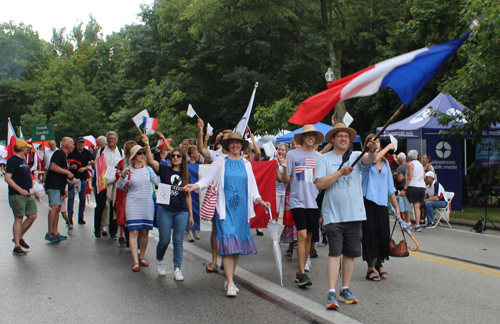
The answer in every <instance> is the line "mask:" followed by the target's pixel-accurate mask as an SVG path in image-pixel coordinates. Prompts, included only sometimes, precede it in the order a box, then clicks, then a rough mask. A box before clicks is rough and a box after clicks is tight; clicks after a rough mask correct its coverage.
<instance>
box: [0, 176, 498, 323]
mask: <svg viewBox="0 0 500 324" xmlns="http://www.w3.org/2000/svg"><path fill="white" fill-rule="evenodd" d="M0 180H1V178H0ZM42 199H43V200H45V201H46V202H47V197H46V196H42ZM0 210H1V211H2V212H1V215H2V216H1V221H0V229H1V230H2V232H3V233H4V235H3V236H2V239H0V279H1V286H2V288H1V290H0V323H33V322H36V323H139V322H147V323H236V322H247V323H326V322H334V323H356V322H362V323H497V322H498V311H497V308H498V306H497V298H498V291H499V288H500V249H499V244H500V235H499V234H500V232H497V231H494V230H488V231H486V232H485V234H484V235H480V234H475V233H469V232H468V230H469V227H465V226H459V225H453V229H444V228H436V229H428V230H423V232H421V233H416V234H415V237H416V238H417V240H418V242H419V243H420V251H418V252H416V253H412V254H411V256H410V257H408V258H402V259H397V258H392V259H391V260H390V261H388V262H387V263H386V264H385V268H386V270H387V272H388V273H389V279H387V280H383V281H381V282H371V281H368V280H366V279H365V275H366V266H365V264H364V263H363V261H362V260H361V259H357V260H356V266H355V270H354V276H353V280H352V282H351V291H352V292H353V293H354V295H355V296H356V297H357V298H358V300H359V303H358V304H356V305H345V304H343V303H341V304H340V310H339V311H326V310H325V307H324V304H325V302H326V296H327V290H328V285H327V276H326V261H327V247H326V246H320V247H318V248H317V249H318V253H319V258H317V259H313V264H312V269H311V272H310V275H309V276H310V278H311V279H312V280H313V286H311V287H310V288H307V289H300V288H298V287H297V285H296V284H295V282H294V275H295V271H296V255H295V253H294V256H293V261H292V262H290V261H286V260H284V261H283V276H284V280H283V283H284V287H283V288H282V287H281V286H280V285H279V279H278V275H277V272H276V268H275V262H274V256H273V252H272V249H271V246H272V242H271V240H270V238H269V235H267V231H265V233H266V235H265V236H264V237H258V236H255V237H254V238H255V241H256V243H257V247H258V249H259V253H258V254H257V255H252V256H243V257H241V258H240V263H239V268H238V269H237V273H236V275H237V278H236V284H237V285H238V286H239V288H240V291H241V292H240V293H239V294H238V297H236V298H227V297H226V295H225V292H224V290H223V283H224V280H225V279H224V272H223V271H220V272H219V273H218V274H209V273H207V272H206V271H205V266H206V265H207V264H208V260H209V258H210V253H209V252H210V243H209V234H210V232H209V230H210V226H209V224H207V223H205V222H202V223H203V227H202V233H201V236H202V239H201V240H200V241H196V242H195V243H189V242H187V239H186V240H185V243H184V246H185V250H184V260H183V266H182V270H183V274H184V277H185V281H184V282H176V281H174V280H173V274H172V266H173V265H172V249H168V251H167V255H166V258H165V260H166V265H167V270H168V271H169V272H168V274H167V276H166V277H159V276H158V274H157V272H156V268H155V266H154V259H155V257H154V255H155V253H154V252H155V247H156V243H157V237H156V230H155V231H153V232H152V233H151V236H150V246H149V248H148V251H147V260H148V261H149V263H150V264H151V266H150V267H148V268H141V271H140V272H139V273H133V272H132V271H131V268H132V260H131V256H130V252H126V250H125V249H124V248H120V247H119V246H118V243H117V241H111V240H109V238H106V237H104V238H102V239H95V238H94V236H93V208H92V202H91V205H89V206H87V209H86V212H85V215H86V216H85V218H86V220H87V224H86V225H75V229H74V235H72V236H71V237H70V238H69V240H68V241H65V242H60V243H57V244H51V243H49V242H47V241H45V240H44V235H45V232H46V228H47V216H46V215H47V211H48V210H47V207H45V206H44V205H42V204H40V203H39V204H38V210H39V214H38V219H37V220H36V221H35V224H34V226H33V227H32V229H31V230H30V231H29V232H28V233H27V234H26V236H25V239H26V241H27V242H28V244H30V245H31V249H30V250H29V251H30V252H29V253H28V255H26V256H13V255H12V249H13V244H12V242H11V239H12V222H13V216H12V212H11V209H10V207H9V205H8V197H7V185H6V184H5V182H4V181H0ZM60 229H61V232H62V233H63V234H65V233H66V228H65V226H64V221H63V220H62V219H61V222H60ZM399 239H400V237H399V236H397V237H396V241H399ZM409 243H410V244H411V242H410V241H409ZM285 249H286V248H285V246H283V247H282V252H283V253H284V251H285ZM338 288H340V287H338Z"/></svg>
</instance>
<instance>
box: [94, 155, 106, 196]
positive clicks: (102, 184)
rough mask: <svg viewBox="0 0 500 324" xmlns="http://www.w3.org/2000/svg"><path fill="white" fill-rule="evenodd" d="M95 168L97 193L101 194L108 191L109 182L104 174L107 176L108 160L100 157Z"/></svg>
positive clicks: (102, 156)
mask: <svg viewBox="0 0 500 324" xmlns="http://www.w3.org/2000/svg"><path fill="white" fill-rule="evenodd" d="M95 166H96V177H97V178H96V183H97V193H99V192H101V191H103V190H106V189H107V181H106V178H104V174H106V170H107V169H108V166H107V165H106V160H105V158H104V155H101V156H99V157H98V158H97V159H96V160H95Z"/></svg>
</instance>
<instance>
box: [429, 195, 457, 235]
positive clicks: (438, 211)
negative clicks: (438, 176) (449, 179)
mask: <svg viewBox="0 0 500 324" xmlns="http://www.w3.org/2000/svg"><path fill="white" fill-rule="evenodd" d="M444 195H445V196H446V199H447V200H448V202H447V204H446V207H445V208H435V209H434V219H436V216H439V218H438V220H437V222H436V226H437V225H439V223H440V222H441V219H442V220H444V221H445V222H446V224H448V226H449V227H450V228H451V225H450V222H449V219H450V204H451V201H452V200H453V197H455V193H454V192H451V191H447V192H445V193H444ZM441 226H443V225H441Z"/></svg>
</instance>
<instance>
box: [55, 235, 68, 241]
mask: <svg viewBox="0 0 500 324" xmlns="http://www.w3.org/2000/svg"><path fill="white" fill-rule="evenodd" d="M56 236H57V238H58V239H59V241H66V240H67V239H68V237H67V236H64V235H61V234H57V235H56Z"/></svg>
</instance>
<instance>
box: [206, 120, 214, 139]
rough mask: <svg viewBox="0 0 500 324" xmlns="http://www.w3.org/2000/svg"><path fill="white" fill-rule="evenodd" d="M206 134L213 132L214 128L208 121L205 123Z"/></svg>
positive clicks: (210, 134) (209, 134)
mask: <svg viewBox="0 0 500 324" xmlns="http://www.w3.org/2000/svg"><path fill="white" fill-rule="evenodd" d="M207 134H208V136H212V135H213V134H214V128H213V127H212V125H210V123H207Z"/></svg>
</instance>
